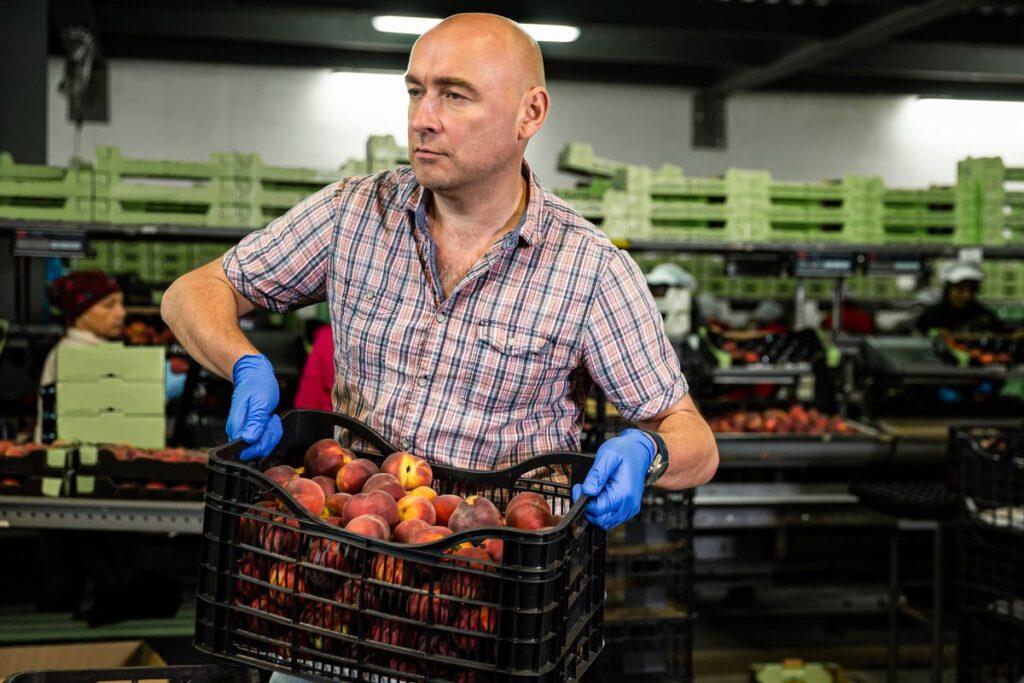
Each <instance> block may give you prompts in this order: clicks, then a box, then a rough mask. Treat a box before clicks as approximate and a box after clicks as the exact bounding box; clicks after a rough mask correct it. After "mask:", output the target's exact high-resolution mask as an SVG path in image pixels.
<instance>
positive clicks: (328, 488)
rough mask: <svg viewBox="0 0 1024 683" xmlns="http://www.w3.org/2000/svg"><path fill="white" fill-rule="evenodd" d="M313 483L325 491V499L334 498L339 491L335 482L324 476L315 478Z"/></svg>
mask: <svg viewBox="0 0 1024 683" xmlns="http://www.w3.org/2000/svg"><path fill="white" fill-rule="evenodd" d="M313 481H315V482H316V483H317V484H319V485H320V488H322V489H323V490H324V498H329V497H330V496H333V495H334V494H335V493H337V491H338V487H337V486H336V485H335V483H334V480H333V479H331V478H330V477H325V476H323V475H322V474H321V475H318V476H316V477H313Z"/></svg>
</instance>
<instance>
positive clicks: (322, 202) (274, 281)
mask: <svg viewBox="0 0 1024 683" xmlns="http://www.w3.org/2000/svg"><path fill="white" fill-rule="evenodd" d="M341 187H342V183H333V184H331V185H328V186H327V187H325V188H324V189H322V190H320V191H319V192H317V193H316V194H313V195H310V196H309V197H307V198H306V199H304V200H302V201H301V202H300V203H298V204H296V205H295V206H294V207H292V208H291V209H290V210H289V211H288V213H286V214H285V215H283V216H281V217H280V218H278V219H276V220H274V221H273V222H272V223H270V225H268V226H267V227H266V228H264V229H263V230H257V231H256V232H253V233H251V234H249V235H246V236H245V237H244V238H243V239H242V241H241V242H239V243H238V244H237V245H235V246H234V247H232V248H231V249H229V250H228V251H227V253H225V254H224V257H223V259H222V261H221V263H222V265H223V266H224V272H225V273H226V274H227V277H228V280H229V281H230V282H231V284H232V285H234V287H235V289H237V290H238V291H239V292H241V294H242V296H244V297H245V298H246V299H248V300H249V301H251V302H253V303H254V304H256V305H257V306H261V307H263V308H266V309H269V310H271V311H275V312H278V313H283V312H285V311H289V310H292V309H294V308H299V307H301V306H306V305H308V304H311V303H315V302H318V301H323V300H324V298H325V292H326V288H327V263H328V258H329V252H330V246H331V241H332V236H333V234H334V226H335V224H336V217H337V212H338V204H339V202H340V198H341Z"/></svg>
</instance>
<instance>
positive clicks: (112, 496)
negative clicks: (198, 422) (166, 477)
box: [71, 474, 206, 502]
mask: <svg viewBox="0 0 1024 683" xmlns="http://www.w3.org/2000/svg"><path fill="white" fill-rule="evenodd" d="M72 482H73V485H72V487H71V495H72V496H74V497H76V498H101V499H104V500H166V501H182V502H186V501H201V500H202V499H203V491H205V490H206V482H205V481H204V482H188V483H186V482H180V481H159V480H146V479H130V478H122V477H107V476H95V475H92V474H75V475H74V477H72Z"/></svg>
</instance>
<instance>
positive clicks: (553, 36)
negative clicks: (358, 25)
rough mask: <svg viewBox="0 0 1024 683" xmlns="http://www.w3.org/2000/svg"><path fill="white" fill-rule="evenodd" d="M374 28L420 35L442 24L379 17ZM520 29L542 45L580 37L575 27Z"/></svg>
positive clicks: (531, 26) (427, 19) (430, 19)
mask: <svg viewBox="0 0 1024 683" xmlns="http://www.w3.org/2000/svg"><path fill="white" fill-rule="evenodd" d="M371 23H372V24H373V28H375V29H377V30H378V31H380V32H381V33H408V34H412V35H417V36H418V35H420V34H421V33H426V32H427V31H429V30H430V29H432V28H434V27H435V26H437V25H438V24H439V23H441V20H440V19H436V18H433V17H399V16H379V17H374V18H373V19H372V20H371ZM519 27H520V28H521V29H523V30H524V31H526V32H527V33H529V34H530V35H531V36H533V39H534V40H536V41H538V42H542V43H571V42H573V41H574V40H576V39H577V38H579V37H580V30H579V29H578V28H576V27H575V26H564V25H559V24H519Z"/></svg>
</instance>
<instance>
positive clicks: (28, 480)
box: [0, 474, 67, 498]
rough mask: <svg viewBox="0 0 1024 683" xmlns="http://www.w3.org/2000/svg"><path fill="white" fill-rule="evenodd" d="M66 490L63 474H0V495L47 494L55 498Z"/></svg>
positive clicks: (65, 480)
mask: <svg viewBox="0 0 1024 683" xmlns="http://www.w3.org/2000/svg"><path fill="white" fill-rule="evenodd" d="M66 491H67V479H66V478H65V477H63V476H55V477H42V476H39V475H30V476H14V475H11V474H0V496H48V497H51V498H56V497H59V496H62V495H64V494H65V492H66Z"/></svg>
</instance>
